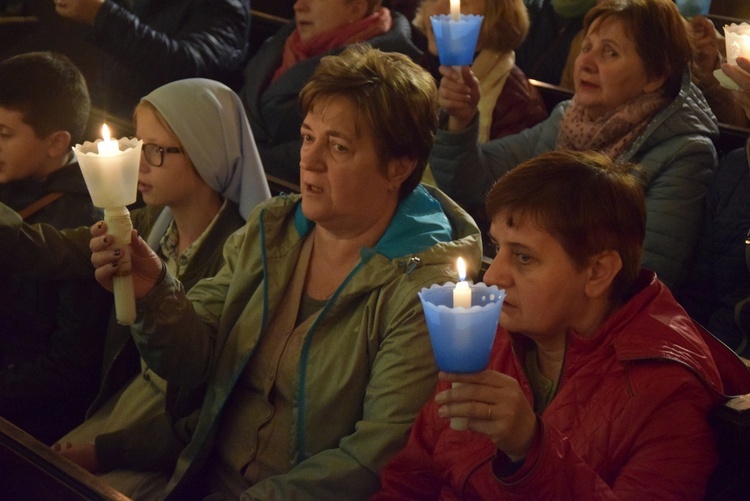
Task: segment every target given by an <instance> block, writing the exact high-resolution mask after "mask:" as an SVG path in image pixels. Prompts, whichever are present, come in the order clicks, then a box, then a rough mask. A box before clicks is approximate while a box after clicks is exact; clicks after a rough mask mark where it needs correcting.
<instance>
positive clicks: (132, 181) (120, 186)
mask: <svg viewBox="0 0 750 501" xmlns="http://www.w3.org/2000/svg"><path fill="white" fill-rule="evenodd" d="M102 137H103V139H102V140H101V141H96V142H95V143H91V142H89V141H86V142H84V143H83V144H77V145H75V147H74V148H73V152H74V153H75V155H76V159H77V160H78V164H79V165H80V167H81V172H82V173H83V179H84V181H85V182H86V188H88V190H89V194H90V195H91V200H92V202H93V203H94V205H95V206H97V207H100V208H103V209H104V219H105V221H106V222H107V229H108V232H109V233H110V234H111V235H112V236H113V237H114V239H115V241H116V244H117V245H118V246H124V245H128V244H130V233H131V230H132V229H133V225H132V223H131V221H130V213H129V212H128V209H127V207H126V206H127V205H130V204H132V203H134V202H135V201H136V198H137V194H138V167H139V165H140V159H141V147H142V145H143V141H140V140H137V139H126V138H123V139H121V140H119V141H117V140H113V139H111V138H110V134H109V129H108V128H107V126H106V125H103V126H102ZM121 144H122V146H123V149H122V150H121V149H120V145H121ZM119 275H120V276H117V277H115V279H114V282H113V289H114V290H113V292H114V296H115V313H116V316H117V321H118V322H119V323H121V324H131V323H133V322H134V321H135V295H134V294H133V278H132V277H131V276H130V269H129V263H127V265H125V266H123V268H122V269H121V270H120V273H119Z"/></svg>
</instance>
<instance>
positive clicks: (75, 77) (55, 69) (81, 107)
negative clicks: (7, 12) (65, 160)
mask: <svg viewBox="0 0 750 501" xmlns="http://www.w3.org/2000/svg"><path fill="white" fill-rule="evenodd" d="M0 106H2V107H3V108H7V109H9V110H13V111H17V112H19V113H21V114H22V115H23V121H24V122H25V123H27V124H28V125H29V126H30V127H31V128H32V129H33V130H34V134H36V136H37V137H39V138H44V137H47V136H49V135H50V134H52V133H53V132H57V131H60V130H64V131H67V132H69V133H70V136H71V142H72V143H73V144H75V143H78V142H82V141H83V134H84V131H85V130H86V125H87V124H88V120H89V113H90V110H91V99H90V98H89V90H88V87H87V86H86V80H85V79H84V77H83V74H81V72H80V70H79V69H78V67H76V65H75V64H73V62H72V61H71V60H70V59H68V58H67V57H65V56H63V55H62V54H58V53H55V52H27V53H24V54H19V55H16V56H13V57H10V58H8V59H5V60H4V61H2V62H1V63H0Z"/></svg>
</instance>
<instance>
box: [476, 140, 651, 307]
mask: <svg viewBox="0 0 750 501" xmlns="http://www.w3.org/2000/svg"><path fill="white" fill-rule="evenodd" d="M636 169H637V167H636V166H635V165H634V164H628V163H617V162H615V161H613V160H611V159H610V158H609V157H607V156H606V155H603V154H601V153H596V152H593V151H589V152H574V151H552V152H549V153H545V154H543V155H540V156H538V157H536V158H533V159H532V160H529V161H527V162H524V163H522V164H521V165H519V166H518V167H516V168H515V169H513V170H511V171H510V172H509V173H507V174H505V175H504V176H503V177H501V178H500V179H499V180H498V181H497V182H496V183H495V185H494V186H493V187H492V189H491V190H490V192H489V193H488V194H487V214H488V215H489V217H490V218H491V219H493V218H495V217H496V216H497V215H498V214H500V212H503V211H504V212H505V216H506V218H507V221H506V222H507V224H508V225H509V226H513V224H514V221H515V224H517V222H518V221H519V220H520V219H521V218H523V217H530V218H531V219H530V220H531V221H532V222H533V224H534V225H536V226H537V227H538V228H540V229H541V230H543V231H546V232H548V233H549V234H550V235H552V236H553V237H554V238H555V239H556V240H557V241H558V242H559V243H560V245H561V246H562V247H563V249H565V252H566V253H567V254H568V255H569V256H570V258H571V259H572V260H573V262H574V263H575V264H576V266H578V267H583V266H584V265H585V264H586V262H587V260H588V259H589V258H590V257H591V256H594V255H596V254H597V253H599V252H601V251H604V250H614V251H617V252H618V253H619V254H620V258H621V259H622V269H621V270H620V272H619V273H618V274H617V276H616V277H615V280H614V281H613V284H612V293H611V298H612V299H615V300H623V299H625V298H626V297H627V294H628V291H629V290H630V289H631V287H632V285H633V283H634V282H635V280H636V278H637V276H638V272H639V270H640V263H641V254H642V253H643V239H644V237H645V235H646V203H645V200H644V192H643V184H642V182H641V181H640V180H639V179H638V178H637V177H636V176H635V175H633V174H634V171H635V170H636Z"/></svg>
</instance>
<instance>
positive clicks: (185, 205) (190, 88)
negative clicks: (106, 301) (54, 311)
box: [0, 78, 270, 499]
mask: <svg viewBox="0 0 750 501" xmlns="http://www.w3.org/2000/svg"><path fill="white" fill-rule="evenodd" d="M134 121H135V125H136V133H137V137H138V138H140V139H142V140H143V143H144V144H143V148H142V156H141V163H140V170H139V173H138V190H139V191H140V193H141V195H142V196H143V201H144V202H145V203H146V207H142V208H139V209H135V210H134V211H132V212H131V218H132V220H133V226H134V227H135V228H136V230H137V232H138V234H139V235H140V236H141V237H143V238H144V239H145V240H146V241H147V242H148V244H149V246H150V247H151V248H152V249H153V250H154V251H155V252H156V253H157V254H158V255H159V256H160V258H161V259H162V260H163V261H164V262H165V263H166V265H167V267H168V268H169V270H170V272H171V273H174V274H175V275H176V276H177V277H179V279H180V281H181V283H182V284H183V285H184V287H185V289H186V290H189V289H190V288H191V287H192V286H193V285H194V284H195V283H196V282H198V281H199V280H200V279H201V278H204V277H210V276H213V275H214V274H215V273H216V272H217V271H218V270H219V269H220V268H221V266H222V265H223V263H224V259H223V255H222V247H223V244H224V241H225V240H226V238H227V237H228V236H229V235H230V234H232V233H233V232H234V231H235V230H237V229H238V228H240V227H241V226H243V225H244V224H245V218H246V217H247V216H248V214H249V213H250V210H251V209H252V208H253V207H254V206H255V205H256V204H257V203H258V202H260V201H262V200H265V199H267V198H269V197H270V193H269V190H268V185H267V183H266V181H265V177H264V174H263V169H262V165H261V163H260V160H259V157H258V154H257V150H256V147H255V142H254V140H253V137H252V134H251V133H250V128H249V125H248V122H247V118H246V116H245V113H244V110H243V107H242V103H241V101H240V99H239V97H238V96H237V95H236V94H235V93H234V92H233V91H232V90H231V89H230V88H229V87H226V86H225V85H224V84H221V83H219V82H216V81H213V80H207V79H197V78H196V79H187V80H179V81H175V82H171V83H169V84H166V85H164V86H162V87H160V88H158V89H156V90H154V91H153V92H151V93H150V94H148V95H147V96H145V97H144V98H143V99H142V100H141V102H140V103H139V104H138V105H137V107H136V109H135V113H134ZM6 216H8V214H7V213H6V212H5V211H4V207H3V208H2V209H0V225H2V227H3V228H5V229H7V228H8V227H10V226H13V225H12V221H9V220H8V217H6ZM25 228H26V229H28V230H29V231H31V230H32V227H28V226H26V227H25ZM33 229H35V230H36V231H41V232H45V234H46V236H45V238H44V239H43V240H44V245H46V252H48V253H49V254H50V258H49V261H52V262H51V263H50V262H47V263H46V264H42V263H39V261H40V260H41V258H40V257H39V255H37V257H36V258H35V259H36V260H37V263H36V268H37V269H39V268H40V267H44V266H47V265H50V266H51V267H53V268H55V269H57V270H58V273H64V274H67V275H68V276H69V275H76V274H78V275H79V276H83V275H85V274H88V276H89V277H90V276H91V275H92V274H93V269H92V268H91V263H90V261H89V255H90V251H89V250H88V241H89V239H90V228H89V227H81V228H79V229H75V230H66V231H65V232H63V233H64V234H61V233H58V232H55V231H53V230H52V229H51V228H46V227H36V228H33ZM79 244H80V245H79ZM74 248H77V249H78V252H73V253H70V252H66V250H70V249H74ZM28 254H29V255H31V254H30V253H28ZM40 255H41V254H40ZM53 256H54V257H53ZM29 259H32V258H31V257H30V258H29ZM32 265H33V263H32ZM81 314H82V315H86V314H89V313H88V312H83V311H82V312H81ZM114 318H115V315H114V313H113V314H112V315H111V320H110V326H109V329H108V332H107V336H106V342H105V350H104V361H103V364H102V368H103V369H102V379H101V382H100V389H99V394H98V396H97V398H96V399H95V401H94V403H93V404H92V405H91V406H90V408H89V411H88V413H87V418H88V419H87V420H86V421H85V422H84V423H82V424H81V425H80V426H78V427H77V428H75V429H74V430H72V431H71V432H69V433H68V434H67V435H66V436H64V437H63V438H62V439H60V441H59V442H58V444H55V449H56V450H58V451H59V452H61V453H62V454H63V455H64V456H66V457H67V458H69V459H71V460H72V461H73V462H75V463H77V464H79V465H80V466H82V467H83V468H85V469H87V470H89V471H91V472H94V473H101V474H102V478H103V480H105V481H106V482H107V483H109V484H110V485H112V486H113V487H115V488H116V489H118V490H120V491H122V492H123V493H125V494H127V495H129V496H131V497H134V498H138V499H143V498H147V497H148V496H149V494H148V493H149V492H158V491H159V490H160V489H161V487H162V486H161V485H160V484H159V483H158V479H159V478H161V476H160V475H158V474H157V473H152V472H146V473H143V474H141V473H136V472H134V471H131V470H127V468H130V469H139V470H140V469H144V470H145V469H155V470H159V469H162V470H167V471H171V468H172V467H173V466H174V465H173V463H174V461H175V460H176V457H177V455H178V454H179V452H180V450H181V447H182V445H181V441H180V438H179V437H178V436H176V435H175V434H174V433H173V431H172V430H173V428H172V426H171V423H170V422H169V421H168V420H167V418H166V412H165V402H166V399H165V397H166V395H167V394H169V395H170V396H171V397H170V398H173V399H174V400H179V401H180V402H185V401H188V400H189V399H190V397H189V396H187V395H186V394H184V393H182V392H181V390H179V389H177V388H175V387H172V386H171V385H170V387H169V389H167V385H166V383H165V382H164V380H162V379H161V378H160V377H158V376H157V375H156V374H154V373H153V371H151V370H150V369H149V368H148V367H147V366H146V364H145V363H143V362H142V361H141V359H140V357H139V356H138V352H137V350H136V349H135V346H134V344H133V342H132V340H131V336H130V328H129V327H128V326H122V325H118V324H117V323H116V322H115V320H114ZM178 396H179V397H178ZM196 398H197V397H196ZM191 408H192V407H191ZM177 414H179V410H177ZM185 419H188V416H185ZM144 430H152V432H153V433H154V435H153V436H144ZM154 437H159V440H158V441H156V440H155V439H154ZM157 443H158V444H159V445H158V450H157V451H154V450H151V449H149V448H148V447H150V446H154V444H157ZM139 452H140V453H142V456H138V457H136V455H137V454H138V453H139ZM143 461H147V463H144V462H143ZM116 468H117V470H115V469H116ZM110 470H115V471H111V472H110V473H106V472H108V471H110ZM149 489H152V490H151V491H149Z"/></svg>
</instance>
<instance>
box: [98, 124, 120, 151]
mask: <svg viewBox="0 0 750 501" xmlns="http://www.w3.org/2000/svg"><path fill="white" fill-rule="evenodd" d="M96 147H97V149H98V150H99V154H100V155H103V156H112V155H115V154H117V153H120V145H119V144H118V142H117V140H116V139H110V137H109V127H107V124H104V125H102V140H101V141H99V142H98V143H97V144H96Z"/></svg>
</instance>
